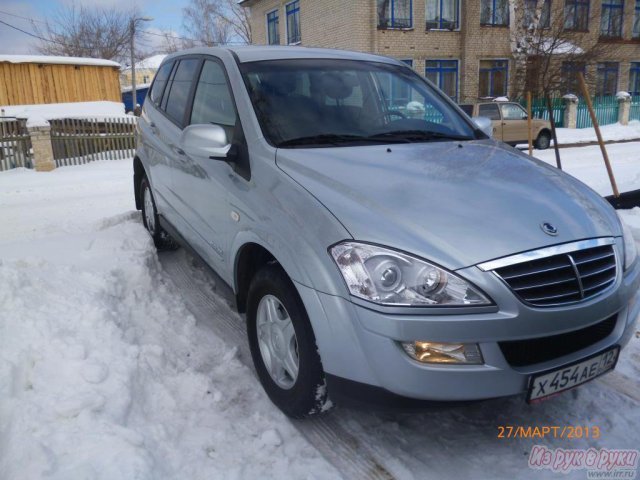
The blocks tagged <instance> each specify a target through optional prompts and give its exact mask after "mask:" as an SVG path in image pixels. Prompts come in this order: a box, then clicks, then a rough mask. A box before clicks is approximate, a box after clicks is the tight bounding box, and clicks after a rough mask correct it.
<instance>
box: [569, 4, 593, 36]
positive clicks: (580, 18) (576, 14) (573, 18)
mask: <svg viewBox="0 0 640 480" xmlns="http://www.w3.org/2000/svg"><path fill="white" fill-rule="evenodd" d="M564 28H565V30H579V31H584V32H586V31H587V30H589V0H565V2H564Z"/></svg>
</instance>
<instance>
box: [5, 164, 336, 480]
mask: <svg viewBox="0 0 640 480" xmlns="http://www.w3.org/2000/svg"><path fill="white" fill-rule="evenodd" d="M131 168H132V167H131V161H105V162H95V163H92V164H88V165H85V166H80V167H64V168H60V169H57V170H55V171H54V172H52V173H50V174H42V173H36V172H33V171H29V170H24V169H20V170H13V171H9V172H3V173H2V174H0V225H2V227H1V230H0V259H1V260H0V285H1V288H0V312H1V314H0V478H2V479H3V480H22V479H40V478H52V479H60V480H71V479H105V480H107V479H108V480H111V479H149V480H152V479H153V480H155V479H169V478H175V479H178V478H180V479H187V478H188V479H205V478H207V479H210V478H260V477H262V478H285V477H289V478H301V479H303V478H314V479H323V478H336V477H338V474H337V472H336V471H335V470H334V469H333V467H332V466H331V465H330V464H329V463H328V462H327V461H326V460H324V459H323V458H322V457H321V456H320V454H319V453H318V452H317V451H316V449H315V448H313V447H312V446H311V445H309V444H308V443H307V442H306V441H305V440H304V439H303V438H302V437H301V435H300V434H299V433H298V432H297V431H296V429H295V428H294V427H293V426H292V425H291V424H290V423H289V422H288V421H286V420H285V417H284V416H283V415H282V414H281V413H280V412H279V411H278V410H276V409H275V408H273V407H272V405H271V404H270V402H269V400H268V399H267V397H266V395H265V394H264V393H263V392H262V390H261V388H260V386H259V384H258V382H257V380H256V379H255V378H254V375H253V372H251V371H250V370H249V369H248V368H247V367H245V366H244V365H242V364H241V363H240V362H239V360H238V359H237V358H236V352H237V347H236V346H234V345H225V344H224V343H223V342H222V341H221V340H220V339H219V338H217V337H216V336H214V335H213V334H212V333H211V332H210V331H209V330H207V329H205V328H202V327H199V326H198V325H197V323H196V320H195V319H194V317H193V316H192V315H191V314H190V313H189V311H188V310H187V309H186V308H185V306H184V303H183V301H182V300H181V298H180V293H179V292H176V291H175V290H174V288H173V285H172V284H171V283H170V282H169V281H168V279H167V278H166V276H165V275H164V274H163V271H162V267H161V266H160V264H159V262H158V257H157V255H156V253H155V250H154V248H153V245H152V243H151V241H150V240H149V238H148V235H147V234H146V232H145V231H144V229H143V227H142V226H141V224H140V222H139V220H138V216H139V214H137V212H133V211H132V207H133V204H132V202H133V193H132V187H131Z"/></svg>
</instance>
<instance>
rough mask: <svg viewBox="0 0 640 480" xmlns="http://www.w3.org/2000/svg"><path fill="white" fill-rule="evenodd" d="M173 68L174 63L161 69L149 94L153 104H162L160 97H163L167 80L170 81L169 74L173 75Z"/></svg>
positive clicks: (167, 64)
mask: <svg viewBox="0 0 640 480" xmlns="http://www.w3.org/2000/svg"><path fill="white" fill-rule="evenodd" d="M172 68H173V62H169V63H165V64H164V65H162V66H161V67H160V69H159V70H158V73H156V78H155V80H154V81H153V86H152V87H151V91H150V92H149V97H150V98H151V101H152V102H153V103H155V104H159V103H160V97H161V96H162V92H163V90H164V86H165V85H166V84H167V80H168V79H169V74H170V73H171V69H172Z"/></svg>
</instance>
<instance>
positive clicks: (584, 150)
mask: <svg viewBox="0 0 640 480" xmlns="http://www.w3.org/2000/svg"><path fill="white" fill-rule="evenodd" d="M639 123H640V122H639ZM606 149H607V153H608V155H609V160H610V161H611V168H612V169H613V174H614V176H615V178H616V182H617V184H618V190H619V191H620V192H625V191H629V190H637V189H639V188H640V142H629V143H613V144H609V145H606ZM525 153H526V152H525ZM533 156H534V157H536V158H539V159H540V160H543V161H545V162H547V163H549V164H550V165H553V166H555V165H556V156H555V152H554V150H553V148H549V149H547V150H534V151H533ZM560 160H561V162H562V168H563V170H565V171H566V172H567V173H570V174H571V175H573V176H574V177H576V178H578V179H579V180H581V181H583V182H584V183H586V184H587V185H589V186H590V187H591V188H593V189H594V190H595V191H596V192H598V193H599V194H600V195H611V194H612V193H613V191H612V190H611V183H609V177H608V175H607V169H606V167H605V165H604V161H603V159H602V153H601V151H600V147H599V146H598V145H589V146H584V147H572V148H562V149H560Z"/></svg>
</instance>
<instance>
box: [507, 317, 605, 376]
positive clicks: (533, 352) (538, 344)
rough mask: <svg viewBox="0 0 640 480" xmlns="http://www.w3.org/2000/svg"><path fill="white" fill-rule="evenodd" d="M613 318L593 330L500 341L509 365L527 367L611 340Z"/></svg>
mask: <svg viewBox="0 0 640 480" xmlns="http://www.w3.org/2000/svg"><path fill="white" fill-rule="evenodd" d="M616 318H617V316H616V315H614V316H612V317H609V318H607V319H606V320H604V321H602V322H599V323H596V324H595V325H591V326H590V327H587V328H583V329H581V330H574V331H573V332H568V333H561V334H560V335H554V336H552V337H542V338H533V339H529V340H515V341H511V342H498V345H499V346H500V350H502V354H503V355H504V358H505V359H506V360H507V362H508V363H509V365H512V366H514V367H524V366H526V365H534V364H536V363H540V362H546V361H549V360H553V359H555V358H559V357H562V356H564V355H569V354H570V353H573V352H577V351H578V350H582V349H583V348H587V347H589V346H590V345H593V344H594V343H596V342H599V341H600V340H602V339H603V338H606V337H608V336H609V335H610V334H611V332H613V329H614V327H615V326H616Z"/></svg>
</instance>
